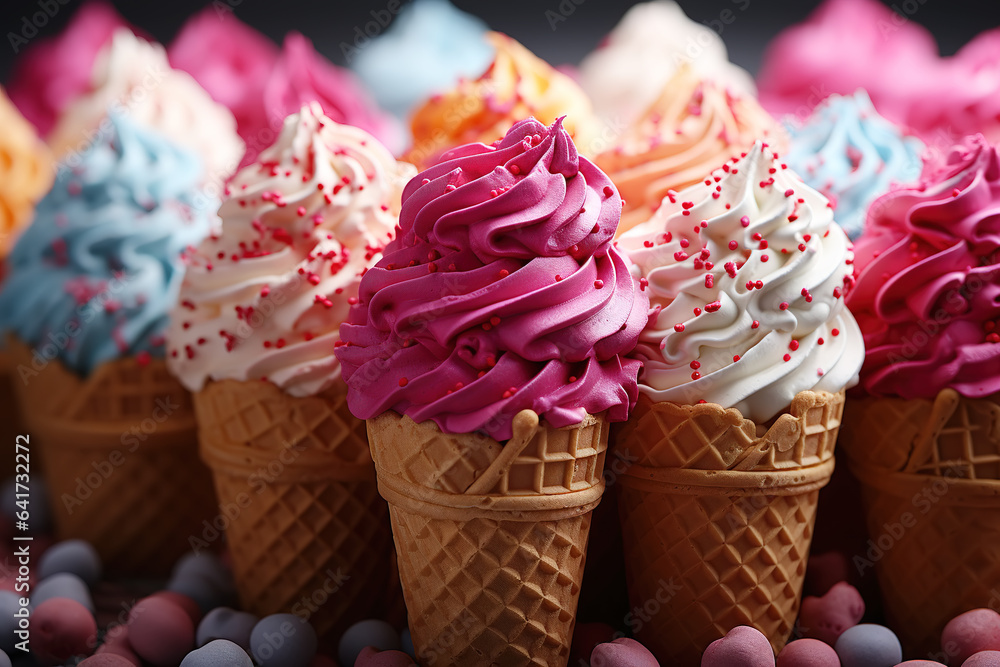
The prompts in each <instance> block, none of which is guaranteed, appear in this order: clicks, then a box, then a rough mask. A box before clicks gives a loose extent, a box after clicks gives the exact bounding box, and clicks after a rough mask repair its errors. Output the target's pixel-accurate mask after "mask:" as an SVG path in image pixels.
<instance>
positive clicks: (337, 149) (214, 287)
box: [167, 102, 416, 396]
mask: <svg viewBox="0 0 1000 667" xmlns="http://www.w3.org/2000/svg"><path fill="white" fill-rule="evenodd" d="M415 171H416V170H415V169H414V168H413V167H412V166H411V165H409V164H406V163H402V162H396V160H395V159H394V158H393V157H392V154H391V153H389V151H388V149H386V148H385V147H384V146H382V145H381V144H379V143H378V141H376V140H375V139H374V138H373V137H372V136H371V135H370V134H368V133H367V132H365V131H364V130H361V129H358V128H356V127H351V126H348V125H339V124H337V123H335V122H333V121H332V120H330V119H329V118H327V117H326V116H324V115H323V113H322V109H321V108H320V107H319V104H318V103H315V102H314V103H313V104H310V105H307V106H305V107H303V108H302V109H301V111H300V112H299V113H296V114H293V115H291V116H289V117H288V119H287V120H286V121H285V125H284V128H283V129H282V131H281V135H280V136H279V137H278V140H277V142H276V143H275V144H274V145H273V146H271V147H270V148H268V149H267V150H265V151H264V152H263V153H262V154H261V155H260V159H259V161H258V162H257V163H255V164H252V165H250V166H248V167H245V168H244V169H242V170H241V171H240V172H239V173H237V174H236V176H234V177H233V180H232V182H231V183H230V184H229V188H228V195H227V199H226V200H225V201H224V203H223V204H222V207H221V208H220V209H219V216H220V217H221V218H222V230H221V233H218V234H216V235H213V236H212V237H210V238H208V239H206V240H205V241H204V242H202V244H201V245H199V246H198V248H197V250H193V251H192V252H190V253H189V254H188V269H187V273H186V274H185V279H184V284H183V286H182V288H181V295H180V300H179V304H180V305H179V306H178V307H177V309H176V310H175V311H174V312H173V313H172V314H171V324H170V328H169V330H168V332H167V347H168V359H167V363H168V366H169V368H170V370H171V372H173V373H174V374H175V375H176V376H177V377H178V379H180V381H181V382H182V384H184V386H186V387H187V388H188V389H190V390H191V391H199V390H200V389H201V388H202V387H203V386H204V385H205V383H206V382H207V381H209V380H223V379H234V380H256V379H266V380H269V381H270V382H272V383H274V384H275V385H277V386H278V387H280V388H281V389H282V390H284V391H285V392H286V393H287V394H289V395H291V396H308V395H313V394H316V393H318V392H321V391H323V390H324V389H326V388H328V387H329V386H330V385H331V384H332V383H334V382H336V381H337V380H338V378H339V376H340V369H339V366H338V364H337V360H336V358H335V357H334V355H333V348H334V346H335V344H336V343H337V341H338V340H339V336H338V331H337V329H338V327H339V325H340V323H341V322H342V321H343V320H344V319H345V318H346V316H347V312H348V309H349V307H350V303H352V302H355V301H357V298H356V295H357V291H358V284H359V282H360V279H361V276H362V275H363V274H364V272H365V270H366V268H367V267H369V266H371V265H372V264H374V262H375V261H376V260H377V258H378V257H379V256H380V254H379V253H381V251H382V248H383V247H384V246H385V244H386V243H387V242H388V241H389V239H391V238H392V232H393V229H394V227H395V225H396V222H397V216H398V206H399V204H398V202H399V197H400V192H401V191H402V188H403V184H404V183H405V182H406V180H407V179H408V178H409V177H410V176H412V175H413V174H414V173H415Z"/></svg>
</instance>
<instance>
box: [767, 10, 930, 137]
mask: <svg viewBox="0 0 1000 667" xmlns="http://www.w3.org/2000/svg"><path fill="white" fill-rule="evenodd" d="M940 69H941V68H940V63H939V58H938V49H937V44H936V43H935V41H934V38H933V37H932V36H931V34H930V32H929V31H928V30H927V29H926V28H924V27H923V26H921V25H920V24H919V23H917V22H915V21H910V20H907V19H906V18H905V17H902V16H899V15H897V14H896V13H895V12H894V11H893V10H891V9H889V8H888V7H886V6H885V5H883V4H882V3H880V2H878V1H877V0H826V1H825V2H824V3H823V4H822V5H820V7H819V8H818V9H816V10H815V11H814V12H813V13H812V14H810V15H809V18H808V19H807V20H806V21H804V22H803V23H800V24H798V25H795V26H792V27H791V28H788V29H787V30H785V31H784V32H782V33H781V34H780V35H778V36H777V37H776V38H775V39H774V41H773V42H771V44H770V46H769V47H768V49H767V51H766V53H765V55H764V62H763V63H762V65H761V69H760V73H759V75H758V76H757V87H758V90H759V95H760V101H761V104H763V105H764V107H765V108H767V109H768V110H769V111H771V112H772V113H775V114H795V115H796V116H798V117H799V119H800V120H805V118H806V117H807V116H808V115H809V112H810V110H811V109H812V108H813V107H815V106H816V105H817V104H819V103H820V102H822V101H823V99H825V98H826V97H827V96H828V95H830V94H831V93H840V94H841V95H851V94H853V93H854V91H856V90H857V89H858V88H864V89H865V90H866V91H868V94H869V95H870V96H871V99H872V102H874V104H875V108H876V109H878V111H879V113H881V114H882V115H883V116H885V117H886V118H888V119H890V120H892V121H894V122H896V123H900V124H902V125H906V124H907V116H908V113H909V109H910V107H911V105H912V104H913V102H914V101H915V100H919V99H923V98H927V97H929V95H928V94H926V93H927V91H929V90H930V89H933V88H934V86H936V85H937V83H938V81H939V78H940Z"/></svg>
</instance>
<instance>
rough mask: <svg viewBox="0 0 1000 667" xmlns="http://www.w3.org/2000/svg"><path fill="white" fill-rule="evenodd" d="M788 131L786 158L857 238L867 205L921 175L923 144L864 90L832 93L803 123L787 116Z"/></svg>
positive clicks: (838, 219) (851, 235) (853, 237)
mask: <svg viewBox="0 0 1000 667" xmlns="http://www.w3.org/2000/svg"><path fill="white" fill-rule="evenodd" d="M785 127H786V129H787V130H788V133H789V135H790V136H791V142H790V144H789V149H788V153H787V154H786V155H785V163H786V164H788V166H789V167H790V168H791V169H792V170H794V171H795V172H796V173H798V175H799V176H800V177H801V178H802V180H803V181H805V183H806V184H807V185H809V186H811V187H812V188H814V189H816V190H819V191H820V192H821V193H823V194H824V195H825V196H826V197H827V199H829V200H830V201H831V202H832V203H833V205H834V209H835V213H834V215H835V217H836V220H837V222H838V223H839V224H840V226H841V227H843V228H844V230H845V231H846V232H847V234H848V236H850V237H851V238H852V239H856V238H857V237H858V236H859V235H860V234H861V230H862V228H863V227H864V224H865V216H866V215H867V212H868V207H869V206H870V205H871V203H872V202H873V201H874V200H875V199H876V198H878V197H879V196H881V195H883V194H885V193H886V192H888V191H889V189H890V187H891V186H892V185H893V184H900V185H902V184H907V183H911V182H913V181H916V180H917V178H918V177H919V176H920V171H921V168H922V167H923V160H922V159H921V155H922V154H923V151H924V148H925V147H924V144H923V142H922V141H920V140H919V139H917V138H916V137H911V136H906V135H904V134H903V130H902V129H901V128H900V127H898V126H896V125H894V124H893V123H891V122H890V121H888V120H886V119H885V118H883V117H882V116H880V115H879V114H878V112H877V111H875V107H874V106H873V105H872V102H871V100H870V99H869V97H868V93H866V92H865V91H864V90H858V91H857V92H856V93H854V95H845V96H841V95H831V96H830V97H828V98H827V99H826V100H825V101H824V102H823V103H822V104H820V105H819V106H818V107H816V109H815V110H814V111H813V113H812V115H810V116H809V118H807V119H806V121H805V122H804V123H801V124H797V123H795V122H792V121H791V120H786V121H785Z"/></svg>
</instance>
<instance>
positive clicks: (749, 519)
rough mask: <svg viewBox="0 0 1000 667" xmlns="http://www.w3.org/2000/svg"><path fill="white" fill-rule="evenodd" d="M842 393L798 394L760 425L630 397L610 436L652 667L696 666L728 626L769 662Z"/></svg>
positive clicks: (788, 607)
mask: <svg viewBox="0 0 1000 667" xmlns="http://www.w3.org/2000/svg"><path fill="white" fill-rule="evenodd" d="M843 407H844V394H843V392H840V393H837V394H831V393H826V392H819V393H814V392H810V391H805V392H801V393H799V394H798V395H797V396H796V397H795V399H794V400H793V401H792V404H791V406H790V407H789V408H788V410H787V411H786V412H784V413H783V414H781V415H779V416H778V417H777V418H775V419H774V420H772V421H771V422H769V423H767V424H755V423H754V422H752V421H750V420H747V419H744V418H743V416H742V415H741V414H740V412H739V411H738V410H735V409H724V408H722V407H721V406H719V405H715V404H711V403H705V404H698V405H677V404H674V403H653V402H651V401H650V400H649V399H648V398H646V397H645V396H642V395H640V398H639V402H638V404H637V406H636V409H635V411H634V412H633V414H632V416H631V417H630V418H629V421H628V422H626V423H625V425H624V426H623V427H622V428H621V429H620V430H619V431H617V432H616V435H615V448H616V455H618V456H623V457H624V458H625V460H627V461H632V462H634V463H633V464H632V465H630V466H629V467H628V468H627V469H626V470H625V472H624V473H623V474H622V475H620V476H619V477H618V478H617V480H616V482H617V483H618V485H619V492H620V494H621V495H620V498H619V512H620V515H621V524H622V535H623V538H624V545H625V567H626V575H627V579H628V587H629V598H630V603H631V606H632V611H631V612H630V615H629V616H628V617H626V622H627V623H628V625H629V626H630V629H631V630H632V631H633V632H634V633H635V634H636V636H637V638H638V639H639V640H640V641H642V642H643V644H644V645H645V646H647V647H648V648H649V649H650V650H651V651H652V652H653V653H654V654H655V655H656V657H657V659H658V660H659V661H660V662H661V663H662V664H669V665H677V666H678V667H688V666H697V665H699V664H700V662H701V655H702V653H703V652H704V650H705V649H706V648H707V647H708V645H709V644H711V643H712V642H713V641H715V640H716V639H719V638H721V637H723V636H724V635H725V634H726V633H727V632H728V631H729V630H731V629H732V628H734V627H736V626H738V625H749V626H753V627H755V628H757V629H758V630H760V631H761V632H762V633H764V635H765V636H766V637H767V638H768V640H769V641H770V642H771V646H772V648H773V649H774V651H775V653H777V652H779V651H780V650H781V648H782V647H783V646H784V645H785V643H786V641H787V640H788V637H789V635H790V634H791V631H792V628H793V626H794V623H795V619H796V616H797V615H798V611H799V603H800V601H801V595H802V583H803V579H804V576H805V570H806V562H807V559H808V555H809V546H810V543H811V541H812V532H813V524H814V521H815V518H816V503H817V499H818V495H819V489H820V488H821V487H822V486H823V485H824V484H826V483H827V482H828V481H829V478H830V475H831V474H832V472H833V450H834V445H835V443H836V438H837V432H838V429H839V426H840V419H841V415H842V413H843Z"/></svg>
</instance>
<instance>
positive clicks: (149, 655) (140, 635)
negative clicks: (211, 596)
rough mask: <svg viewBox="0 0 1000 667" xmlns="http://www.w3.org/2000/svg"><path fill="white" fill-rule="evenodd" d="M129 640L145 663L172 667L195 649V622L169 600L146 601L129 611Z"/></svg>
mask: <svg viewBox="0 0 1000 667" xmlns="http://www.w3.org/2000/svg"><path fill="white" fill-rule="evenodd" d="M128 640H129V644H130V645H131V646H132V650H134V651H135V652H136V653H137V654H138V655H139V657H141V658H142V659H143V660H145V661H147V662H150V663H152V664H153V665H156V667H173V666H175V665H178V664H180V662H181V660H183V659H184V656H186V655H187V654H188V653H189V652H190V651H192V650H194V623H192V622H191V617H190V616H188V614H187V612H186V611H184V609H183V608H182V607H181V606H180V605H178V604H176V603H174V602H172V601H171V600H168V599H167V598H164V597H156V596H153V597H148V598H143V599H142V600H139V602H137V603H136V605H135V606H134V607H132V611H131V612H129V615H128Z"/></svg>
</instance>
